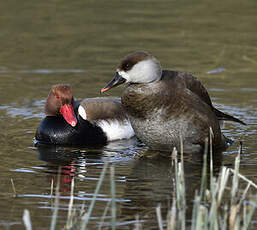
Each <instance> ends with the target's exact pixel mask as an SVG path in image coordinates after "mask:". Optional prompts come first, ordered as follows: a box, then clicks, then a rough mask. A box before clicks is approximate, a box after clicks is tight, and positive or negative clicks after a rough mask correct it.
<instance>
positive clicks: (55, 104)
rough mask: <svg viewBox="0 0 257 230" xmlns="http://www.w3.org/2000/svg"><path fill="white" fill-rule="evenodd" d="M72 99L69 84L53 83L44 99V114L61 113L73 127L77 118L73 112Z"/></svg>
mask: <svg viewBox="0 0 257 230" xmlns="http://www.w3.org/2000/svg"><path fill="white" fill-rule="evenodd" d="M73 101H74V99H73V95H72V89H71V87H70V85H66V84H58V85H54V86H52V88H51V90H50V93H49V95H48V97H47V100H46V104H45V115H46V116H58V115H62V116H63V118H64V119H65V121H66V122H67V123H69V124H70V125H71V126H73V127H74V126H76V124H77V119H76V117H75V114H74V109H73Z"/></svg>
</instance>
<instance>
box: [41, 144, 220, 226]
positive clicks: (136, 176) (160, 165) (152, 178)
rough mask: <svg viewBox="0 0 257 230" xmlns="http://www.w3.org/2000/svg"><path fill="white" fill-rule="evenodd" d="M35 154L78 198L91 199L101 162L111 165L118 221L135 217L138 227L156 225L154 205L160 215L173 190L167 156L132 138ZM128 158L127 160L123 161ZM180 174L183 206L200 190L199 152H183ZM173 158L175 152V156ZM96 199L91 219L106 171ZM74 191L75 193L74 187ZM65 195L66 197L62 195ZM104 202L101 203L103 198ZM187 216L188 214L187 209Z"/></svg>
mask: <svg viewBox="0 0 257 230" xmlns="http://www.w3.org/2000/svg"><path fill="white" fill-rule="evenodd" d="M37 150H38V153H39V159H41V160H43V161H45V162H47V163H46V166H45V172H46V173H47V178H48V180H49V184H50V183H51V181H52V180H53V181H54V185H56V183H57V177H58V168H59V167H60V170H61V183H60V192H61V195H62V196H63V195H66V196H69V195H70V190H71V182H72V179H73V178H74V177H75V178H76V179H79V180H77V181H76V184H75V186H76V187H75V190H76V192H75V194H76V196H77V197H79V199H81V200H88V199H91V197H92V193H93V192H94V190H95V187H96V183H97V181H98V180H99V175H100V173H101V170H102V168H103V164H104V162H105V161H109V162H111V164H113V165H114V166H115V187H116V199H117V200H119V201H117V204H116V207H117V213H116V214H117V220H119V222H123V221H124V222H123V223H125V221H135V216H137V215H138V216H139V219H140V220H143V221H144V222H143V223H142V225H143V227H145V228H148V229H149V228H150V227H151V226H152V225H153V224H154V226H156V224H157V223H156V222H157V219H156V211H155V210H156V207H157V205H158V204H161V207H162V209H161V210H162V215H163V218H165V216H166V214H167V212H168V210H169V207H170V206H171V203H172V199H173V197H174V194H175V166H174V164H173V162H172V158H171V155H168V154H167V153H163V152H157V151H150V150H147V148H146V147H145V146H144V145H143V144H141V143H140V142H139V141H138V140H137V139H132V140H130V141H128V140H127V141H125V142H124V141H121V142H120V141H119V142H112V143H111V144H110V145H108V146H106V147H104V148H101V149H69V148H61V147H54V146H51V147H49V146H48V147H46V146H37ZM127 159H129V160H127ZM183 159H184V174H185V184H186V202H187V206H189V207H190V206H192V205H193V199H194V195H195V191H196V190H198V191H199V189H200V183H201V173H202V166H203V164H202V163H203V162H202V159H203V154H191V155H190V154H187V155H184V158H183ZM178 161H180V156H179V155H178ZM221 162H222V154H221V153H215V154H214V171H215V172H218V171H219V167H220V165H221ZM106 174H107V175H106V176H105V179H104V182H103V185H102V190H100V191H101V192H100V193H101V194H100V196H101V197H99V199H100V198H101V199H102V198H104V199H105V200H101V201H100V200H99V201H98V202H97V203H96V207H95V208H94V212H95V217H96V218H95V220H94V221H96V222H97V218H98V217H99V216H102V213H103V208H104V207H105V205H106V202H107V201H108V200H109V199H110V197H111V195H110V177H109V175H108V174H109V171H108V170H107V172H106ZM78 191H79V192H78ZM66 200H67V201H68V200H69V199H68V198H67V197H66ZM103 202H104V203H103ZM187 210H188V211H187V215H188V216H191V213H190V211H189V210H192V208H187ZM96 213H97V214H96Z"/></svg>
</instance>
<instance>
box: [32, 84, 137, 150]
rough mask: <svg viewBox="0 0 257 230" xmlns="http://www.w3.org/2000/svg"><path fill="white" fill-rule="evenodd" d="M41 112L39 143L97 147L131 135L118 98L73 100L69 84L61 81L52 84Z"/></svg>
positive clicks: (37, 136) (36, 137) (129, 126)
mask: <svg viewBox="0 0 257 230" xmlns="http://www.w3.org/2000/svg"><path fill="white" fill-rule="evenodd" d="M45 115H46V117H45V118H44V119H43V120H42V122H41V123H40V125H39V127H38V129H37V131H36V135H35V139H36V141H37V142H39V143H46V144H54V145H66V146H97V145H105V144H106V143H107V142H108V141H114V140H119V139H124V138H131V137H132V136H134V131H133V129H132V127H131V125H130V122H129V120H128V118H127V115H126V114H125V112H124V109H123V107H122V104H121V103H120V99H118V98H88V99H84V100H82V101H75V100H74V99H73V95H72V89H71V87H70V86H69V85H65V84H59V85H54V86H52V89H51V90H50V93H49V95H48V98H47V100H46V104H45Z"/></svg>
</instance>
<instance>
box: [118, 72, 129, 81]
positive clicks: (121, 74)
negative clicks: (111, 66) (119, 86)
mask: <svg viewBox="0 0 257 230" xmlns="http://www.w3.org/2000/svg"><path fill="white" fill-rule="evenodd" d="M117 72H118V74H119V75H120V76H122V77H123V78H124V79H126V80H127V82H129V80H130V78H129V74H128V73H126V72H125V71H119V70H117Z"/></svg>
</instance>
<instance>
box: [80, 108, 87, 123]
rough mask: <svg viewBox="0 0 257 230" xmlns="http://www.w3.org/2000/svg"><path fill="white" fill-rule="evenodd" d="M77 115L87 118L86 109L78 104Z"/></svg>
mask: <svg viewBox="0 0 257 230" xmlns="http://www.w3.org/2000/svg"><path fill="white" fill-rule="evenodd" d="M78 111H79V115H80V116H81V117H82V118H83V119H84V120H86V119H87V114H86V110H85V109H84V108H83V106H81V105H80V106H79V109H78Z"/></svg>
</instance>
